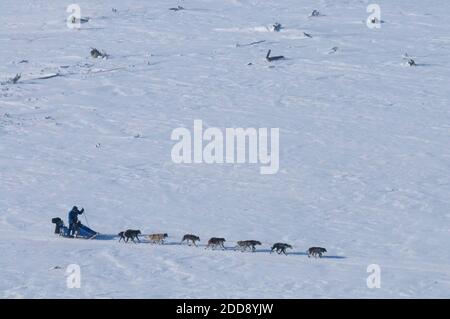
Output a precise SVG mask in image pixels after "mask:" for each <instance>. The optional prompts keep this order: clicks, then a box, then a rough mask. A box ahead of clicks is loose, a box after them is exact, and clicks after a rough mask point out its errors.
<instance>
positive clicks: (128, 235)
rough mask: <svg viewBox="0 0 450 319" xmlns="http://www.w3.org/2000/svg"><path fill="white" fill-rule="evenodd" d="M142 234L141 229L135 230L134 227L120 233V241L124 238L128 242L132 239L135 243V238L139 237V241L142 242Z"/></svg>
mask: <svg viewBox="0 0 450 319" xmlns="http://www.w3.org/2000/svg"><path fill="white" fill-rule="evenodd" d="M140 234H141V231H140V230H134V229H127V230H126V231H121V232H120V233H119V234H118V236H119V237H120V238H119V242H120V241H121V240H122V239H123V241H124V242H126V243H128V240H130V239H131V241H132V242H133V243H136V242H135V241H134V239H135V238H136V239H137V241H138V242H141V241H140V240H139V237H138V236H139V235H140Z"/></svg>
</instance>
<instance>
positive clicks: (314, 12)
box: [310, 10, 321, 17]
mask: <svg viewBox="0 0 450 319" xmlns="http://www.w3.org/2000/svg"><path fill="white" fill-rule="evenodd" d="M318 16H321V14H320V12H319V11H318V10H313V12H311V15H310V17H318Z"/></svg>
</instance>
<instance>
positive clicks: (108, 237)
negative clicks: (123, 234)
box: [93, 234, 119, 240]
mask: <svg viewBox="0 0 450 319" xmlns="http://www.w3.org/2000/svg"><path fill="white" fill-rule="evenodd" d="M116 239H117V240H118V239H119V236H117V235H113V234H98V235H97V236H96V237H95V238H93V240H116Z"/></svg>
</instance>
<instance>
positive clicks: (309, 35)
mask: <svg viewBox="0 0 450 319" xmlns="http://www.w3.org/2000/svg"><path fill="white" fill-rule="evenodd" d="M303 35H304V36H305V37H308V38H312V35H311V34H309V33H306V32H303Z"/></svg>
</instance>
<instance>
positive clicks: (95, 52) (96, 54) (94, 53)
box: [91, 48, 108, 59]
mask: <svg viewBox="0 0 450 319" xmlns="http://www.w3.org/2000/svg"><path fill="white" fill-rule="evenodd" d="M91 57H93V58H94V59H97V58H98V57H100V58H107V57H108V54H106V53H105V52H100V51H99V50H97V49H96V48H91Z"/></svg>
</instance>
